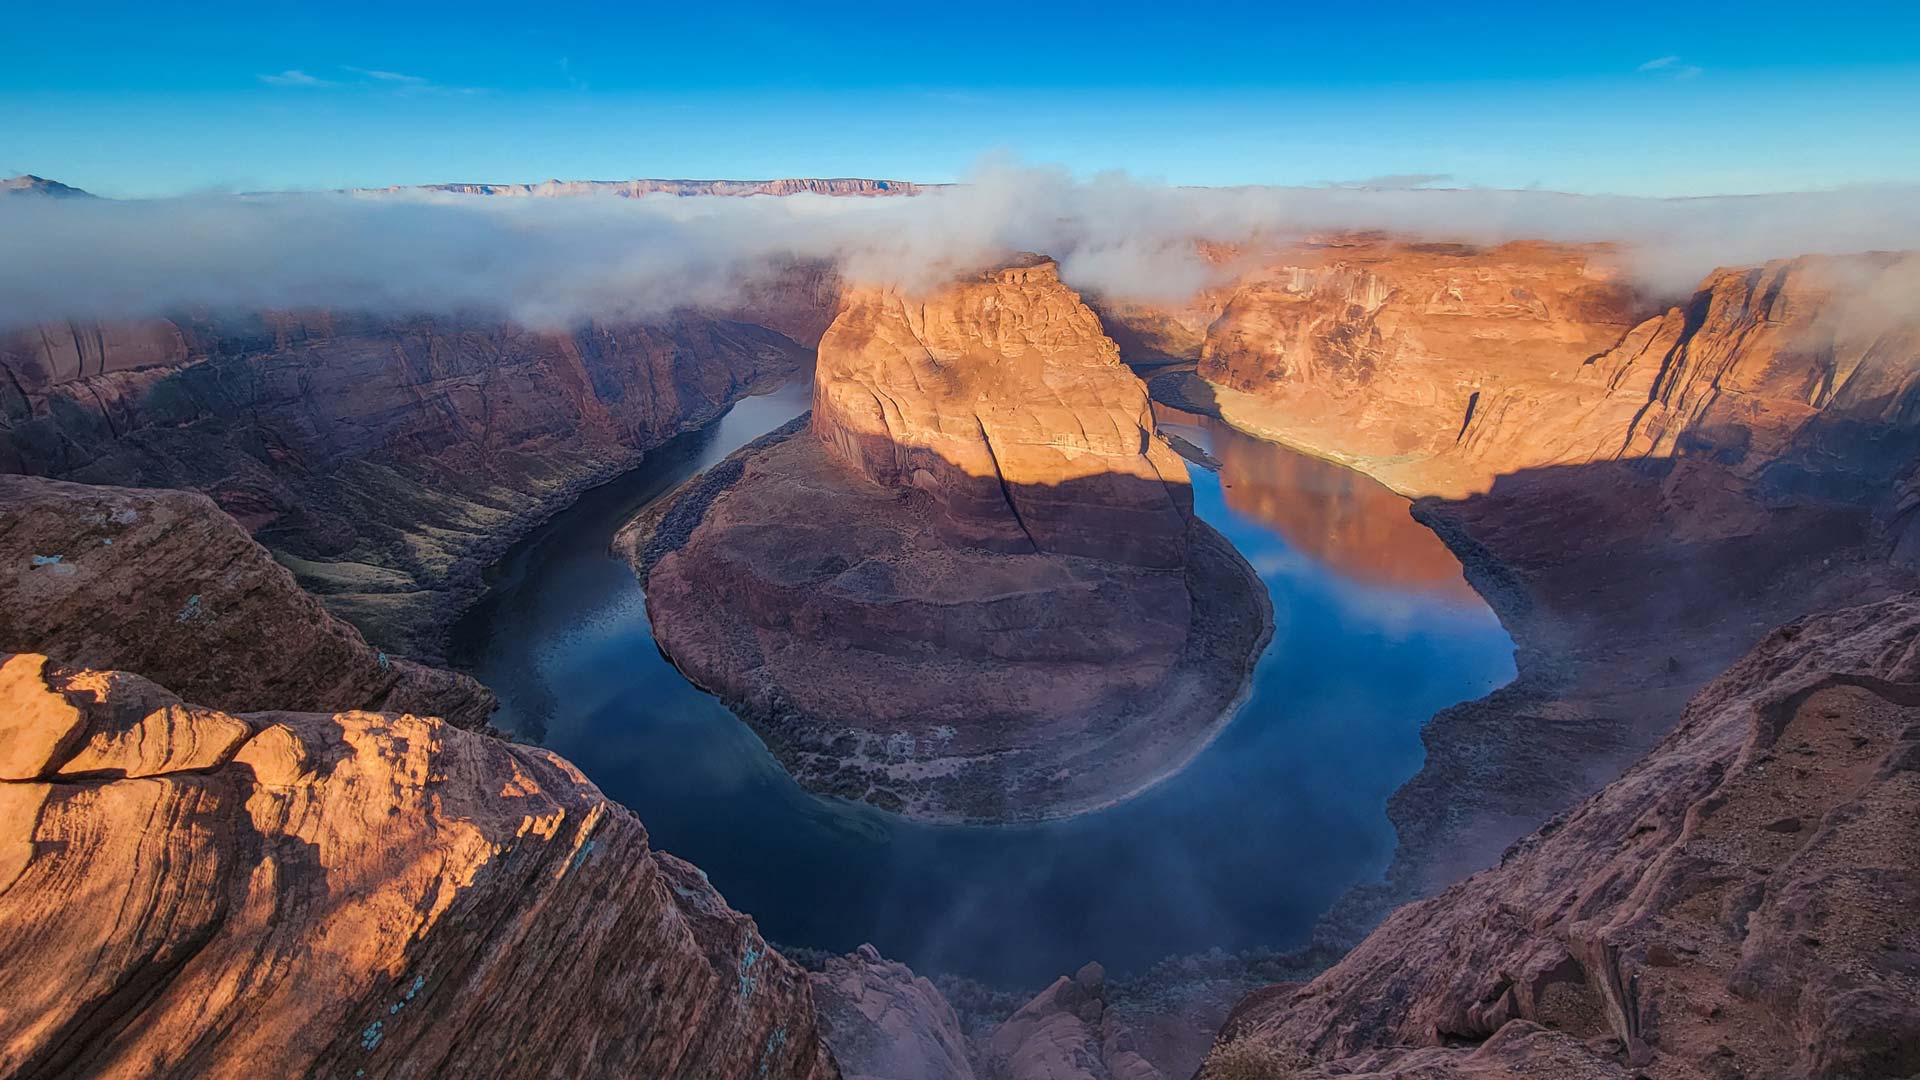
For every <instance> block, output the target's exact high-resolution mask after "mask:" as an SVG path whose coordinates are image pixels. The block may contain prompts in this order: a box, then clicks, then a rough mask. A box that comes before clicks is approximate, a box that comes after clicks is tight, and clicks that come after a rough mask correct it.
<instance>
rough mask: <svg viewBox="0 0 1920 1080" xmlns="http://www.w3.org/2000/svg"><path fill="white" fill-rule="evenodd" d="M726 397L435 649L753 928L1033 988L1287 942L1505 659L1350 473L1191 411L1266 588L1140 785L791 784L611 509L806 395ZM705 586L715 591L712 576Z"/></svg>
mask: <svg viewBox="0 0 1920 1080" xmlns="http://www.w3.org/2000/svg"><path fill="white" fill-rule="evenodd" d="M807 396H808V392H807V388H806V387H805V386H803V385H802V386H790V387H787V388H785V389H783V390H781V391H779V392H777V393H774V394H770V395H767V396H763V397H756V398H749V399H747V400H745V401H742V402H740V403H739V404H737V405H735V406H734V407H733V409H732V410H731V411H730V412H728V413H727V415H726V416H724V417H723V418H721V419H720V420H718V421H716V422H715V423H713V424H711V425H709V426H708V427H706V428H704V429H702V430H700V431H696V432H692V433H689V434H686V435H683V436H681V437H680V438H678V439H675V440H673V441H672V442H671V443H669V444H667V445H666V446H663V447H662V448H660V449H658V450H656V451H654V452H653V453H651V454H649V455H648V456H647V458H646V460H645V461H643V462H642V463H641V464H640V466H639V467H638V468H636V469H634V470H632V471H631V472H629V473H627V474H625V475H623V476H621V477H619V478H617V479H615V480H613V481H611V482H609V483H607V484H605V485H602V486H601V487H598V488H596V489H594V490H592V491H590V492H588V493H587V494H586V495H585V496H584V497H582V498H581V499H580V500H579V502H577V503H576V504H575V505H574V506H572V507H571V508H569V509H568V510H566V511H564V512H562V513H560V514H559V515H557V516H555V517H554V518H553V519H552V520H551V521H550V522H549V523H547V524H546V525H545V526H543V527H542V528H541V529H539V530H538V531H537V532H535V533H534V534H533V535H531V536H529V537H527V538H526V539H525V540H524V541H522V542H521V543H519V544H518V545H516V546H515V547H514V548H512V549H511V550H510V551H508V552H507V554H506V555H505V556H503V557H502V558H501V560H500V561H499V562H498V563H497V564H496V565H495V566H494V567H493V569H492V571H491V572H490V575H489V582H490V588H489V590H488V592H487V594H486V596H485V597H484V598H483V599H482V600H481V601H480V602H479V603H478V604H476V605H475V606H474V607H473V608H472V609H470V610H469V611H468V612H467V614H466V615H465V616H464V617H463V618H462V619H461V621H460V623H459V624H458V625H457V626H456V627H455V631H454V650H453V654H454V660H455V662H456V664H458V665H459V666H461V667H463V668H464V669H465V670H468V671H470V672H471V673H473V674H474V675H475V676H477V677H478V678H480V679H481V680H482V681H484V682H485V683H487V685H489V686H491V687H492V688H493V689H494V691H495V692H496V693H497V694H498V695H499V697H500V700H501V703H502V706H501V712H500V714H499V715H498V716H497V717H496V719H495V723H496V724H497V725H499V726H501V727H503V728H505V729H507V730H509V731H512V732H514V733H516V734H517V735H519V736H521V737H524V738H528V739H531V740H536V741H539V742H540V743H542V744H543V745H545V746H547V747H549V748H551V749H553V750H555V751H557V752H558V753H560V754H563V755H565V756H566V757H567V758H569V759H571V760H572V761H573V762H574V763H575V764H577V765H579V766H580V768H581V769H583V770H584V771H585V772H586V774H587V775H588V776H589V777H591V778H592V779H593V780H594V781H595V782H596V783H598V784H599V785H600V787H601V788H602V789H603V790H605V791H606V793H607V794H608V795H609V796H611V797H613V798H614V799H617V800H619V801H620V802H622V803H624V804H625V805H627V806H629V807H631V808H632V809H633V810H634V811H635V812H636V813H637V814H638V815H639V816H640V819H641V820H642V821H643V822H645V823H646V826H647V830H648V832H649V833H650V834H651V836H652V839H653V843H654V846H656V847H658V848H660V849H663V850H666V851H670V852H672V853H673V854H675V855H679V856H681V857H682V858H685V859H688V860H690V861H691V862H693V863H694V864H696V865H698V866H699V867H700V868H701V869H703V870H705V871H706V872H707V873H708V875H709V876H710V877H711V878H712V880H713V882H714V884H715V885H716V886H718V887H719V889H720V891H721V892H722V893H723V894H724V895H725V896H726V898H727V900H728V901H729V902H730V903H731V904H732V905H733V906H734V907H736V908H739V909H740V910H742V911H746V912H748V913H750V914H752V915H753V916H754V917H755V918H756V919H757V920H758V921H759V923H760V927H761V930H762V932H763V933H764V934H765V935H766V936H767V937H768V938H770V939H772V940H773V941H775V942H778V943H785V944H793V945H803V946H810V947H815V948H823V949H830V950H834V951H847V950H851V949H852V948H854V947H855V946H857V945H859V944H861V943H862V942H871V943H873V944H874V945H875V946H877V947H878V948H879V949H880V950H881V952H883V953H885V954H887V955H888V956H891V957H893V958H895V959H899V960H903V961H905V962H907V963H908V964H910V965H912V966H913V967H914V968H915V969H917V970H919V971H921V972H922V973H933V972H940V971H951V972H955V973H958V974H963V975H968V976H972V977H976V978H980V979H984V980H987V981H989V982H994V983H997V984H1001V985H1007V986H1013V987H1030V986H1032V985H1034V984H1037V983H1040V982H1042V981H1044V980H1046V979H1049V978H1051V977H1052V976H1054V975H1056V974H1060V973H1064V972H1071V971H1073V970H1074V969H1075V968H1077V967H1079V966H1080V965H1081V964H1083V963H1085V962H1086V961H1088V960H1099V961H1100V962H1102V963H1103V964H1105V965H1106V966H1107V967H1108V968H1109V970H1111V971H1114V972H1116V973H1121V974H1124V973H1127V972H1132V971H1137V970H1139V969H1141V968H1143V967H1145V966H1147V965H1150V964H1151V963H1153V962H1154V961H1156V960H1159V959H1161V958H1163V957H1166V956H1169V955H1175V954H1186V953H1195V952H1205V951H1207V950H1209V949H1212V948H1215V947H1218V948H1223V949H1227V950H1238V949H1242V948H1247V947H1254V946H1273V947H1286V946H1290V945H1294V944H1297V943H1299V942H1300V940H1301V939H1302V938H1303V937H1304V935H1305V934H1306V932H1307V930H1308V929H1309V928H1310V927H1311V925H1312V923H1313V921H1314V919H1315V918H1317V917H1318V916H1319V915H1320V914H1321V913H1322V912H1323V911H1325V910H1326V908H1327V907H1328V906H1329V905H1330V904H1331V903H1332V902H1333V901H1334V900H1335V899H1336V898H1337V897H1338V896H1339V895H1340V894H1341V893H1342V892H1343V891H1345V890H1346V889H1347V888H1349V887H1350V886H1352V885H1354V884H1357V883H1360V882H1364V881H1369V880H1374V879H1377V878H1378V877H1379V875H1380V874H1381V873H1382V872H1383V871H1384V869H1385V867H1386V865H1387V862H1388V860H1389V858H1390V857H1391V855H1392V852H1393V843H1394V836H1393V829H1392V827H1391V825H1390V824H1389V823H1388V821H1387V818H1386V812H1385V810H1386V802H1387V798H1388V796H1389V795H1391V794H1392V793H1393V791H1394V790H1395V789H1396V788H1398V787H1399V786H1400V785H1401V784H1402V783H1404V782H1405V781H1406V780H1407V779H1408V778H1409V777H1411V776H1412V775H1413V774H1414V772H1415V771H1416V770H1418V768H1419V767H1420V763H1421V760H1422V749H1421V743H1420V727H1421V725H1422V724H1423V723H1425V721H1426V720H1427V718H1428V717H1430V716H1431V715H1432V714H1433V713H1434V712H1436V711H1437V710H1439V709H1441V708H1444V707H1445V706H1447V705H1450V704H1453V703H1455V702H1458V701H1462V700H1465V699H1469V698H1474V697H1478V696H1480V695H1482V694H1485V693H1486V692H1488V691H1489V690H1492V689H1493V688H1495V687H1497V686H1499V685H1500V684H1502V683H1504V682H1506V681H1507V680H1509V679H1511V678H1512V676H1513V673H1514V668H1513V643H1512V641H1511V640H1510V639H1509V638H1508V637H1507V635H1506V633H1505V632H1504V631H1503V630H1502V629H1501V627H1500V624H1499V622H1498V620H1497V619H1495V617H1494V615H1493V613H1492V612H1491V611H1490V610H1489V609H1488V608H1487V606H1486V605H1485V604H1484V603H1483V602H1482V601H1481V600H1480V598H1479V597H1478V596H1477V595H1476V594H1475V593H1474V592H1473V591H1472V590H1471V589H1470V588H1468V587H1467V585H1466V583H1465V582H1464V581H1463V580H1462V579H1461V576H1460V566H1459V563H1458V562H1457V561H1455V560H1454V559H1453V557H1452V555H1451V554H1450V553H1449V552H1448V551H1447V549H1446V548H1445V546H1444V545H1442V544H1441V543H1440V541H1439V540H1438V539H1437V538H1436V537H1434V536H1433V534H1432V533H1430V532H1428V531H1427V530H1426V529H1424V528H1423V527H1421V526H1420V525H1419V524H1418V523H1416V522H1414V521H1413V519H1412V518H1411V517H1409V516H1408V514H1407V504H1406V501H1405V500H1404V499H1401V498H1400V497H1399V496H1397V495H1394V494H1393V493H1392V492H1389V491H1387V489H1385V488H1383V487H1381V486H1380V485H1378V484H1375V483H1373V482H1372V481H1371V480H1368V479H1367V478H1365V477H1364V476H1361V475H1359V474H1357V473H1354V472H1351V471H1349V470H1346V469H1344V468H1341V467H1339V466H1336V465H1331V464H1328V463H1326V462H1322V461H1318V460H1316V459H1313V458H1308V457H1304V456H1302V455H1299V454H1295V453H1292V452H1290V451H1287V450H1284V449H1282V448H1280V447H1277V446H1273V445H1271V444H1269V443H1265V442H1261V441H1259V440H1255V439H1252V438H1250V437H1247V436H1244V435H1241V434H1239V433H1237V432H1234V431H1233V430H1231V429H1229V428H1226V427H1225V426H1224V425H1221V424H1219V423H1218V422H1216V421H1212V420H1209V419H1207V418H1203V417H1198V416H1189V415H1186V414H1180V413H1175V412H1172V411H1166V410H1156V411H1157V412H1158V413H1159V420H1160V423H1161V424H1162V425H1163V426H1165V427H1167V428H1169V429H1171V430H1174V431H1176V432H1178V433H1179V434H1180V435H1182V436H1183V437H1185V438H1187V439H1188V440H1189V441H1191V442H1193V443H1195V444H1196V445H1199V446H1201V447H1203V448H1205V449H1207V450H1208V451H1209V452H1210V453H1211V454H1212V455H1213V456H1214V457H1215V458H1216V459H1218V461H1219V462H1220V464H1221V470H1220V472H1219V474H1217V475H1216V474H1215V473H1212V472H1209V471H1208V470H1206V469H1201V468H1193V469H1191V470H1190V471H1191V472H1192V474H1193V480H1194V501H1195V505H1196V508H1197V510H1198V512H1199V514H1200V515H1201V516H1202V517H1203V518H1205V519H1206V521H1207V522H1208V523H1210V524H1211V525H1213V526H1214V528H1216V529H1218V530H1220V531H1221V532H1222V533H1224V534H1225V535H1226V536H1227V537H1228V538H1229V539H1230V540H1232V541H1233V543H1234V544H1235V545H1236V546H1237V547H1238V548H1239V549H1240V552H1241V553H1242V554H1243V555H1244V556H1246V558H1247V560H1248V562H1250V563H1251V564H1252V565H1253V566H1254V568H1255V569H1256V570H1258V571H1259V573H1260V576H1261V579H1262V580H1263V581H1264V582H1265V583H1266V585H1267V588H1268V590H1269V592H1270V593H1271V594H1272V597H1273V605H1274V612H1275V633H1274V636H1273V641H1272V643H1271V644H1270V645H1269V646H1268V648H1267V650H1266V653H1265V654H1264V656H1263V657H1262V658H1261V660H1260V663H1259V665H1258V667H1257V669H1256V671H1255V674H1254V687H1253V692H1252V694H1251V695H1250V697H1249V699H1248V701H1247V703H1246V704H1245V706H1244V707H1243V708H1242V709H1241V711H1240V713H1239V715H1238V716H1237V717H1236V718H1235V719H1234V721H1233V722H1232V723H1231V724H1230V725H1228V726H1227V728H1226V729H1225V730H1224V731H1223V732H1222V733H1221V735H1220V737H1219V738H1218V739H1216V740H1215V741H1214V742H1213V744H1212V745H1210V746H1209V747H1208V748H1207V749H1206V750H1205V751H1204V752H1202V753H1201V754H1200V756H1199V757H1197V758H1196V759H1195V760H1194V762H1193V763H1192V764H1191V765H1189V766H1188V767H1187V768H1186V769H1184V770H1182V771H1181V772H1180V773H1178V774H1177V775H1175V776H1173V777H1172V778H1170V779H1168V780H1166V781H1165V782H1163V783H1161V784H1159V785H1158V786H1156V787H1154V788H1152V789H1150V790H1148V791H1147V792H1145V793H1143V794H1141V795H1140V796H1138V797H1136V798H1134V799H1132V800H1130V801H1128V802H1125V803H1123V804H1121V805H1119V806H1115V807H1112V808H1110V809H1107V810H1103V811H1100V812H1097V813H1093V814H1087V815H1082V816H1080V817H1076V818H1072V819H1069V820H1066V821H1060V822H1052V823H1047V824H1042V825H1020V826H930V825H922V824H917V823H914V822H910V821H905V820H902V819H900V818H898V817H895V816H893V815H889V814H886V813H883V812H881V811H878V810H875V809H873V808H871V807H867V806H862V805H853V804H848V803H844V802H840V801H837V800H832V799H825V798H821V797H818V796H814V795H810V794H808V793H807V792H805V791H802V790H801V789H800V788H799V787H798V786H797V785H795V784H794V782H793V781H792V780H791V779H790V778H789V777H788V776H787V774H786V773H785V772H784V771H783V770H782V769H781V768H780V766H779V765H778V764H777V763H776V762H775V761H774V760H773V758H772V757H771V756H770V755H769V754H768V753H767V751H766V749H765V748H764V747H763V746H762V745H761V744H760V742H759V739H758V738H757V737H756V736H755V735H754V733H753V732H752V731H751V730H750V729H749V728H748V727H747V726H746V725H745V724H743V723H741V722H740V721H739V720H738V719H737V718H735V717H734V716H733V714H732V713H730V712H728V711H727V709H726V708H724V707H723V706H721V705H720V704H719V703H718V702H717V701H715V700H714V699H713V698H711V697H709V696H707V695H706V694H704V693H702V692H700V691H699V690H696V689H695V688H694V687H692V686H691V685H690V684H688V683H687V682H686V680H685V679H683V678H682V677H681V676H680V674H679V673H678V672H677V671H676V670H675V669H674V668H673V666H672V665H671V664H669V663H668V662H667V661H666V660H665V659H664V658H663V657H662V656H661V655H660V653H659V651H658V650H657V649H656V648H655V646H654V644H653V639H652V637H651V634H650V630H649V627H648V623H647V615H646V605H645V597H644V595H643V594H642V592H641V589H640V585H639V582H638V581H637V580H635V578H634V576H633V574H632V573H631V572H630V571H629V570H628V568H627V566H626V564H625V563H624V562H622V561H620V560H618V559H616V558H615V557H613V556H612V555H610V554H609V552H608V541H609V539H610V538H611V537H612V535H613V533H614V531H615V530H616V529H618V528H619V526H620V525H621V524H622V523H623V522H625V521H626V520H627V519H628V518H630V517H631V516H632V515H633V514H634V513H635V512H636V511H638V510H639V509H641V508H642V507H644V506H645V505H647V503H649V502H650V501H652V500H653V499H655V498H658V497H659V496H660V495H662V494H664V493H666V492H668V491H670V490H672V489H673V488H674V487H675V486H677V485H678V484H679V483H680V482H681V481H682V480H684V479H686V478H687V477H689V476H692V475H694V474H695V473H697V472H699V471H700V470H701V469H703V468H705V467H707V466H708V465H711V464H713V463H714V462H716V461H718V460H720V459H721V458H723V457H725V456H726V455H727V454H728V453H731V452H732V451H733V450H735V449H737V448H738V447H740V446H741V445H743V444H745V443H746V442H749V441H751V440H752V439H754V438H756V437H757V436H759V435H761V434H763V433H765V432H767V431H770V430H772V429H773V428H775V427H778V426H779V425H781V424H782V423H784V422H786V421H787V420H789V419H791V418H792V417H794V416H796V415H798V414H799V413H800V412H802V411H804V410H805V409H806V408H807ZM715 601H716V602H721V603H723V602H725V598H724V597H716V598H715Z"/></svg>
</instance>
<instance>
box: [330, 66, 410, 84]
mask: <svg viewBox="0 0 1920 1080" xmlns="http://www.w3.org/2000/svg"><path fill="white" fill-rule="evenodd" d="M346 70H348V71H351V72H353V73H354V74H355V75H365V76H366V77H367V78H369V79H373V80H375V81H376V82H388V83H400V84H402V85H405V86H427V85H429V83H428V81H427V80H426V79H423V78H421V77H420V76H418V75H402V74H401V73H400V72H397V71H376V70H373V69H371V68H357V67H349V68H347V69H346Z"/></svg>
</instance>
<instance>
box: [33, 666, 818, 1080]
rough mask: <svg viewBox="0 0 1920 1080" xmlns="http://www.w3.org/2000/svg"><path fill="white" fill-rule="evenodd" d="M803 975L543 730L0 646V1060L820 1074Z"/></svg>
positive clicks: (254, 1070)
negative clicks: (290, 708)
mask: <svg viewBox="0 0 1920 1080" xmlns="http://www.w3.org/2000/svg"><path fill="white" fill-rule="evenodd" d="M76 908H79V909H83V910H84V917H73V916H74V914H75V912H76ZM811 1000H812V999H811V995H810V991H809V989H808V983H807V977H806V974H805V973H804V972H802V971H801V970H800V969H798V968H797V967H795V966H794V965H792V964H790V963H789V962H788V961H786V960H785V959H783V958H782V957H781V956H780V955H779V954H778V953H776V952H774V951H773V950H771V949H770V948H769V947H768V946H767V943H766V942H765V940H763V939H762V938H761V936H760V934H759V933H758V931H757V930H756V929H755V927H754V924H753V922H752V920H751V919H748V918H747V917H746V916H744V915H741V914H739V913H738V912H735V911H733V910H732V909H730V908H729V907H727V905H726V902H725V901H724V900H722V899H721V898H720V896H719V894H718V893H716V892H715V891H714V890H713V888H712V886H711V885H709V884H708V883H707V881H706V878H705V876H704V875H703V874H701V873H700V871H698V870H697V869H695V868H694V867H692V866H689V865H687V864H686V863H683V862H680V861H679V860H677V859H674V858H672V857H671V856H668V855H664V854H661V853H658V852H654V851H652V850H651V849H650V848H649V846H648V842H647V834H646V830H645V829H643V828H642V827H641V825H640V823H639V821H638V820H636V819H635V818H634V816H633V815H632V814H631V813H630V812H629V811H627V810H625V809H624V808H622V807H620V806H618V805H616V804H614V803H611V802H608V801H607V800H606V799H605V798H604V797H603V796H602V795H601V794H600V792H599V790H598V789H596V788H595V787H594V786H593V785H592V784H591V783H589V782H588V781H587V780H586V779H585V778H584V777H583V776H582V775H581V774H580V773H579V772H578V771H577V770H576V769H574V768H573V766H571V765H569V764H568V763H567V762H565V761H563V760H561V759H560V758H558V757H556V756H555V755H553V754H550V753H548V752H546V751H543V750H539V749H535V748H531V747H524V746H514V745H510V744H508V743H505V742H502V741H500V740H498V739H494V738H490V737H488V736H485V735H481V734H477V733H472V732H467V731H462V730H460V729H457V728H453V727H450V726H448V725H446V724H443V723H441V722H440V721H438V720H435V719H428V718H420V717H415V716H410V715H392V714H379V713H367V712H344V713H336V714H325V713H286V712H260V713H248V714H240V715H236V714H232V713H226V712H221V711H218V710H214V709H208V708H203V707H200V706H196V705H190V704H187V703H184V702H182V701H180V700H179V699H178V698H176V697H174V696H173V695H172V694H170V693H168V692H167V691H165V690H163V689H162V688H160V687H159V686H157V685H155V684H153V683H151V682H149V681H147V680H146V679H144V678H141V677H139V676H137V675H130V674H126V673H123V672H114V671H97V670H86V669H67V668H62V667H60V666H58V665H56V664H54V663H53V662H51V661H49V660H47V658H45V657H43V656H37V655H31V654H14V655H5V656H0V1074H5V1075H7V1076H17V1077H43V1076H75V1075H86V1076H105V1077H119V1076H129V1077H131V1076H161V1075H164V1076H195V1077H251V1076H259V1075H263V1074H271V1075H287V1076H342V1077H395V1076H499V1077H534V1076H647V1077H663V1078H664V1077H674V1078H687V1080H695V1078H708V1077H715V1078H720V1077H742V1078H744V1077H778V1078H786V1080H829V1078H832V1077H837V1076H839V1070H838V1069H837V1068H836V1067H835V1065H834V1064H833V1062H832V1058H831V1057H830V1055H829V1054H828V1052H827V1050H826V1048H825V1046H824V1044H823V1043H822V1041H821V1039H820V1034H819V1031H818V1028H817V1026H816V1024H815V1021H814V1017H813V1011H812V1004H811Z"/></svg>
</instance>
